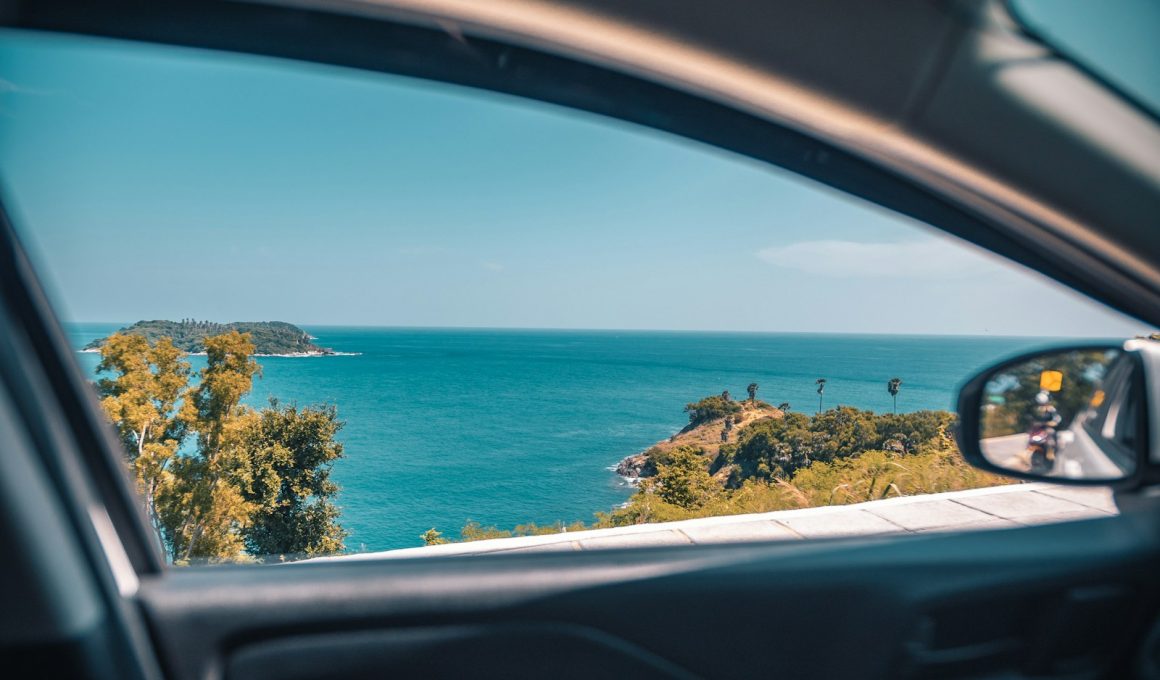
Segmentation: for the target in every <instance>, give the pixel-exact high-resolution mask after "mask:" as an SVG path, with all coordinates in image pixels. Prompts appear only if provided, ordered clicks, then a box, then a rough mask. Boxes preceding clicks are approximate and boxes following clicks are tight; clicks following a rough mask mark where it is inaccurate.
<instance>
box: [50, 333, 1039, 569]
mask: <svg viewBox="0 0 1160 680" xmlns="http://www.w3.org/2000/svg"><path fill="white" fill-rule="evenodd" d="M123 325H125V324H77V325H72V326H70V327H69V329H68V330H69V333H70V336H71V339H72V341H73V343H74V345H75V346H76V347H77V348H80V347H81V346H83V345H84V344H85V343H86V342H88V341H89V340H92V339H94V338H98V337H102V336H105V335H108V334H109V333H111V332H113V331H114V330H116V329H117V328H118V327H120V326H123ZM305 329H306V330H307V331H308V332H310V333H311V334H312V335H315V336H317V337H318V338H319V340H318V343H319V344H321V345H323V346H327V347H332V348H334V349H336V350H339V351H342V352H352V353H358V354H357V356H333V357H317V358H286V357H262V358H260V359H259V362H260V363H261V365H262V377H261V378H260V379H258V380H256V381H255V384H254V390H253V393H252V394H251V395H250V396H249V398H248V399H247V401H248V403H250V404H251V405H254V406H262V405H264V404H265V403H266V402H267V400H268V398H269V397H271V396H274V397H277V398H278V399H279V400H281V401H283V402H287V403H289V402H296V403H298V404H299V405H307V404H321V403H329V404H335V405H337V407H338V413H339V417H340V418H341V419H342V420H343V421H345V423H346V426H345V427H344V428H343V430H342V431H341V433H340V439H341V441H342V442H343V444H344V447H345V454H346V455H345V458H343V459H342V460H340V461H338V462H337V463H336V464H335V466H334V474H333V476H334V479H335V480H336V481H337V482H338V483H339V484H340V485H341V486H342V492H341V495H340V496H339V498H338V504H339V506H341V508H342V522H343V524H344V526H346V527H347V528H348V529H349V530H350V532H351V536H350V538H349V540H348V546H349V547H350V548H352V549H365V550H386V549H390V548H401V547H410V546H416V545H420V544H421V541H420V540H419V534H420V533H422V532H423V531H425V530H427V529H429V528H431V527H435V528H438V529H439V530H440V531H443V532H444V533H445V534H450V535H456V534H457V532H458V530H459V529H460V528H461V527H462V526H463V524H464V523H465V522H466V521H467V520H469V519H473V520H476V521H479V522H481V523H482V524H484V525H491V524H495V525H498V526H500V527H502V528H511V527H512V526H514V525H516V524H519V523H524V522H528V521H535V522H537V523H540V524H550V523H552V522H555V521H557V520H563V521H566V522H567V521H572V520H577V519H579V520H585V521H588V520H591V519H592V514H593V512H595V511H598V510H605V511H606V510H608V509H610V508H612V507H614V506H616V505H618V504H620V503H623V502H624V501H625V500H626V499H627V498H628V496H629V495H630V494H631V493H632V488H631V487H630V486H628V485H627V484H626V483H625V481H624V480H622V479H620V478H619V477H618V476H617V475H616V474H615V473H614V472H613V471H612V470H611V469H610V467H611V466H614V465H615V464H616V463H617V462H618V461H619V460H620V459H621V458H623V457H624V456H627V455H629V454H632V453H636V452H638V451H641V450H643V449H645V448H647V447H648V446H650V445H651V444H653V443H654V442H656V441H658V440H661V439H664V438H667V437H668V436H670V435H671V434H673V433H674V432H676V431H677V430H679V429H680V428H681V427H682V426H683V425H684V424H685V422H686V416H685V415H684V413H683V412H682V409H683V407H684V405H685V404H686V403H688V402H690V401H695V400H696V399H699V398H700V397H703V396H707V395H710V394H720V393H721V391H722V390H725V389H728V390H729V391H730V392H731V393H732V394H733V395H734V396H735V397H744V395H745V388H746V385H748V384H749V383H750V382H753V381H756V382H757V383H758V384H759V385H760V389H759V392H758V397H759V398H760V399H763V400H765V401H768V402H770V403H773V404H775V405H776V404H778V403H781V402H789V403H790V404H791V406H792V408H793V409H794V410H796V411H800V412H804V413H813V412H814V411H815V410H816V408H817V406H818V397H817V394H816V393H815V384H814V381H815V380H816V379H817V378H819V377H824V378H827V380H828V381H829V382H828V384H827V387H826V392H825V407H827V408H829V407H832V406H836V405H839V404H842V405H850V406H856V407H859V408H864V409H871V410H875V411H881V412H885V411H889V410H890V409H891V399H890V395H889V394H888V393H887V391H886V382H887V380H889V379H890V378H892V377H896V376H897V377H899V378H902V380H903V385H902V392H901V394H900V395H899V399H898V408H899V411H915V410H920V409H952V408H953V403H952V402H953V399H954V395H955V393H956V388H957V386H958V385H959V384H960V383H961V382H962V381H963V380H965V379H966V378H968V377H969V376H970V375H971V374H972V373H973V372H974V371H975V370H977V369H981V368H983V367H985V366H986V365H987V364H989V363H991V362H993V361H995V360H997V359H999V358H1001V357H1004V356H1007V355H1010V354H1013V353H1015V352H1017V351H1020V350H1025V349H1031V348H1035V347H1040V346H1044V345H1047V344H1054V343H1052V342H1050V341H1048V340H1045V339H1042V338H995V337H943V336H930V337H902V336H873V335H803V334H755V333H684V332H659V331H658V332H630V331H555V330H473V329H400V328H338V327H305ZM76 356H77V359H78V361H79V362H80V364H81V366H82V368H83V369H84V370H85V371H87V372H88V373H89V374H90V375H92V374H93V371H94V370H95V367H96V364H97V356H96V355H94V354H82V353H78V354H77V355H76ZM191 361H192V363H193V365H194V368H195V369H196V368H200V367H201V366H203V365H204V361H205V360H204V358H203V357H192V358H191Z"/></svg>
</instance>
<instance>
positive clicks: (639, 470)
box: [616, 451, 657, 479]
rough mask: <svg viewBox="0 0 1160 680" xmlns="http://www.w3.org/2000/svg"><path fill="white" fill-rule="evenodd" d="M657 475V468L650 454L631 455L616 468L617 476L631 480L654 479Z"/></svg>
mask: <svg viewBox="0 0 1160 680" xmlns="http://www.w3.org/2000/svg"><path fill="white" fill-rule="evenodd" d="M656 473H657V466H656V465H655V464H654V463H653V461H652V459H651V458H649V455H648V452H647V451H646V452H644V453H637V454H634V455H631V456H629V457H627V458H625V459H624V460H622V461H620V463H618V464H617V466H616V474H618V475H620V476H621V477H628V478H629V479H640V478H642V477H652V476H653V475H655V474H656Z"/></svg>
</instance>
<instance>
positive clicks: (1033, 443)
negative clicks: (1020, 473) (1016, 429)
mask: <svg viewBox="0 0 1160 680" xmlns="http://www.w3.org/2000/svg"><path fill="white" fill-rule="evenodd" d="M1062 420H1063V418H1062V417H1061V416H1060V415H1059V411H1058V410H1056V408H1055V405H1054V404H1052V403H1051V393H1050V392H1048V391H1047V390H1041V391H1040V392H1039V393H1038V394H1036V395H1035V407H1034V408H1033V410H1032V413H1031V426H1030V427H1029V428H1028V429H1027V454H1028V457H1029V463H1030V468H1031V470H1030V471H1031V472H1033V473H1038V474H1045V473H1048V472H1051V469H1052V468H1053V467H1054V466H1055V454H1056V447H1057V444H1058V439H1057V437H1056V428H1057V427H1059V423H1060V421H1062Z"/></svg>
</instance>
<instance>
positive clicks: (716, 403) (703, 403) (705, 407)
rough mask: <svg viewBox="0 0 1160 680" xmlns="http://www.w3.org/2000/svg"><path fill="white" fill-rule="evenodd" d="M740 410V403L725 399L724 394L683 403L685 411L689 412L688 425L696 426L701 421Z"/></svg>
mask: <svg viewBox="0 0 1160 680" xmlns="http://www.w3.org/2000/svg"><path fill="white" fill-rule="evenodd" d="M725 394H728V392H726V393H725ZM740 412H741V405H740V404H738V403H737V402H735V401H731V400H729V399H727V398H726V397H725V396H724V395H722V396H712V397H705V398H704V399H702V400H700V401H696V402H693V403H691V404H686V405H685V413H688V414H689V427H696V426H697V425H701V424H702V423H707V422H709V421H711V420H717V419H718V418H724V417H725V416H727V415H732V414H734V413H740Z"/></svg>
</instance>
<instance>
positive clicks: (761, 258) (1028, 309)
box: [0, 32, 1144, 336]
mask: <svg viewBox="0 0 1160 680" xmlns="http://www.w3.org/2000/svg"><path fill="white" fill-rule="evenodd" d="M0 180H2V186H3V191H4V197H5V201H6V204H7V205H8V206H9V209H10V210H11V211H12V213H13V216H14V219H15V221H16V223H17V227H18V230H19V231H20V232H21V233H22V235H23V237H24V239H25V241H26V242H27V245H28V246H29V247H30V249H31V250H32V251H33V255H34V257H35V258H36V260H37V261H38V262H39V263H40V264H41V265H42V268H43V273H44V276H45V278H46V281H47V283H48V285H49V287H50V289H51V291H52V293H53V295H54V297H55V298H56V300H57V304H58V308H59V311H60V312H61V315H62V317H63V318H65V319H68V320H79V321H126V322H129V321H134V320H137V319H142V318H184V317H195V318H206V319H212V320H218V321H232V320H262V319H279V320H285V321H290V322H293V323H299V324H303V325H312V324H313V325H323V324H334V325H389V326H488V327H536V328H545V327H552V328H631V329H652V328H655V329H687V330H746V331H806V332H882V333H952V334H995V335H1096V336H1109V335H1113V336H1114V335H1124V334H1129V333H1135V332H1139V331H1141V330H1143V329H1144V326H1143V325H1142V324H1139V323H1137V322H1134V321H1131V320H1126V319H1124V318H1123V317H1121V316H1119V315H1116V314H1113V313H1111V312H1109V311H1107V310H1105V309H1103V308H1101V307H1100V306H1098V305H1096V304H1094V303H1091V302H1090V301H1087V300H1085V299H1082V298H1080V297H1079V296H1077V295H1075V294H1074V293H1071V292H1069V291H1064V290H1062V289H1060V288H1059V287H1057V286H1055V285H1054V284H1052V283H1050V282H1048V281H1046V280H1045V279H1043V278H1042V277H1040V276H1038V275H1035V274H1032V273H1027V272H1024V271H1022V270H1020V269H1019V268H1016V267H1013V266H1011V265H1008V264H1005V263H1002V262H1000V261H997V260H996V259H995V258H992V257H991V256H989V255H987V254H985V253H981V252H980V251H978V250H976V249H974V248H972V247H969V246H965V245H963V244H961V243H959V242H955V241H952V240H951V239H949V238H947V237H943V236H941V235H938V234H937V233H936V232H934V231H933V230H930V229H928V228H925V227H923V226H921V225H918V224H916V223H914V222H912V221H910V220H907V219H905V218H901V217H898V216H895V215H893V214H891V213H889V212H887V211H884V210H881V209H879V208H877V207H875V206H872V205H869V204H866V203H864V202H861V201H857V200H854V199H850V198H847V197H845V196H844V195H842V194H840V193H838V192H835V191H832V190H830V189H827V188H825V187H821V186H819V185H816V184H813V183H811V182H808V181H806V180H802V179H799V178H797V177H795V176H793V175H791V174H789V173H786V172H784V171H781V170H777V169H772V168H768V167H766V166H763V165H761V164H758V163H755V162H752V161H749V160H746V159H742V158H738V157H735V156H732V155H729V154H726V153H723V152H720V151H716V150H714V149H711V148H708V147H704V146H701V145H697V144H694V143H691V142H688V141H686V140H681V139H678V138H675V137H671V136H668V135H664V134H661V133H656V132H653V131H649V130H645V129H642V128H638V127H634V126H630V125H627V124H623V123H620V122H616V121H609V120H606V119H602V118H599V117H594V116H589V115H586V114H579V113H574V112H569V111H565V110H562V109H558V108H555V107H550V106H546V105H542V104H538V103H532V102H527V101H524V100H519V99H514V98H508V97H501V96H497V95H492V94H485V93H480V92H476V91H471V90H465V89H461V88H456V87H452V86H447V85H442V84H432V83H420V82H417V81H412V80H407V79H403V78H397V77H388V76H382V75H373V74H360V73H356V72H351V71H342V70H337V69H329V68H324V67H316V66H309V65H303V64H294V63H290V62H279V61H275V60H268V59H260V58H255V57H248V56H240V55H223V54H212V53H206V52H197V51H191V50H180V49H175V48H159V47H147V46H134V45H126V44H118V43H112V42H106V41H97V40H91V39H78V38H58V37H51V36H37V35H29V34H16V33H11V32H9V33H3V34H0Z"/></svg>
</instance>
